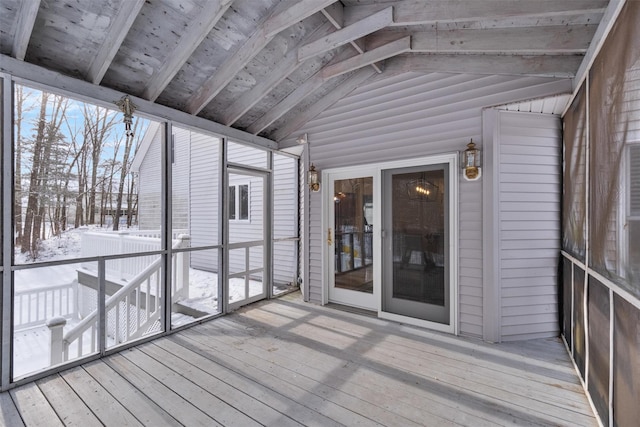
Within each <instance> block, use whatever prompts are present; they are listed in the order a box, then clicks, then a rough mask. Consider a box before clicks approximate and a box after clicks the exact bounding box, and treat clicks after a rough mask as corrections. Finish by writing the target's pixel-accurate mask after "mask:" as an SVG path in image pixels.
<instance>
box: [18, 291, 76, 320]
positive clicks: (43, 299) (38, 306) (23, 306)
mask: <svg viewBox="0 0 640 427" xmlns="http://www.w3.org/2000/svg"><path fill="white" fill-rule="evenodd" d="M13 307H14V314H13V327H14V329H15V330H22V329H26V328H30V327H33V326H42V324H43V323H45V322H46V321H47V319H50V318H52V317H62V318H65V319H72V318H74V317H76V316H77V314H78V284H77V283H75V282H74V283H70V284H66V285H58V286H46V287H45V286H42V287H38V288H33V289H27V290H23V291H17V292H16V293H15V294H14V306H13Z"/></svg>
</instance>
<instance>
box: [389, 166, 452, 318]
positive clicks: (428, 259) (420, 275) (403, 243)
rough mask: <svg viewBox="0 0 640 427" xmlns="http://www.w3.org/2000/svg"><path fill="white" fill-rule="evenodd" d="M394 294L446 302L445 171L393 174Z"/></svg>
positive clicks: (407, 297) (426, 300) (418, 299)
mask: <svg viewBox="0 0 640 427" xmlns="http://www.w3.org/2000/svg"><path fill="white" fill-rule="evenodd" d="M391 185H392V210H393V214H392V215H393V224H392V227H393V298H398V299H403V300H410V301H418V302H422V303H427V304H433V305H438V306H444V305H445V275H444V267H445V215H444V213H445V210H444V194H443V189H444V171H443V170H432V171H422V172H412V173H404V174H395V175H393V177H392V184H391Z"/></svg>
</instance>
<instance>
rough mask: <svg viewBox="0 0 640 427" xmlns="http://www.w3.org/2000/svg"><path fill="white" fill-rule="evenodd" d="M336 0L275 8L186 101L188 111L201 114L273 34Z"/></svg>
mask: <svg viewBox="0 0 640 427" xmlns="http://www.w3.org/2000/svg"><path fill="white" fill-rule="evenodd" d="M335 1H336V0H299V1H296V2H295V3H294V4H293V6H291V7H289V8H288V9H285V10H281V9H279V8H278V7H276V10H275V11H274V12H272V14H271V15H270V16H269V17H268V18H267V19H266V21H265V22H264V23H263V25H260V26H259V27H258V29H257V30H256V31H255V32H254V33H253V34H252V35H251V37H249V38H248V39H247V41H246V42H245V43H244V44H243V45H242V46H241V47H240V49H238V51H236V53H235V54H233V55H232V57H231V58H230V59H229V60H227V61H226V62H225V63H224V64H222V66H221V67H220V68H219V69H218V70H216V72H215V74H213V75H212V76H211V77H209V78H208V79H207V81H205V82H204V84H203V85H202V86H201V87H200V88H199V89H198V90H197V91H196V93H195V94H194V95H193V96H192V97H191V99H189V100H188V101H187V108H186V110H187V112H189V113H190V114H198V113H199V112H200V111H202V109H203V108H204V107H205V106H206V105H207V104H208V103H209V102H211V100H212V99H213V98H214V97H215V96H216V95H217V94H218V93H220V91H222V90H223V89H224V88H225V87H226V86H227V85H228V84H229V83H230V82H231V80H233V78H234V77H235V76H236V74H238V72H240V70H242V68H243V67H244V66H245V65H247V63H248V62H249V61H251V59H253V57H255V56H256V55H257V54H258V52H260V51H261V50H262V49H263V48H264V47H265V46H266V45H267V44H269V42H270V41H271V40H272V39H273V37H274V36H275V35H276V34H277V33H279V32H280V31H282V30H284V29H285V28H288V27H290V26H291V25H293V24H294V23H296V22H299V21H301V20H303V19H304V18H307V17H308V16H310V15H313V14H314V13H316V12H318V11H320V10H322V9H324V8H325V7H327V6H329V5H330V4H331V3H334V2H335Z"/></svg>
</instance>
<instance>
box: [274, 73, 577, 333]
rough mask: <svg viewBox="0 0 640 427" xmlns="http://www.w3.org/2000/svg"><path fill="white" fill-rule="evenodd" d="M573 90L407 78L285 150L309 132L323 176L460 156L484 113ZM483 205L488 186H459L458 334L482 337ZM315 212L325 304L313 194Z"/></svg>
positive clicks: (316, 287)
mask: <svg viewBox="0 0 640 427" xmlns="http://www.w3.org/2000/svg"><path fill="white" fill-rule="evenodd" d="M570 91H571V82H570V81H569V80H557V79H548V78H534V77H515V76H477V75H468V74H442V73H433V74H419V73H407V74H403V75H400V76H396V77H392V78H388V79H386V80H382V81H377V82H374V83H371V84H369V85H366V86H363V87H361V88H359V89H357V90H356V91H354V92H353V93H352V94H350V95H348V96H347V97H345V98H343V99H342V100H340V101H339V102H337V103H336V104H335V105H334V106H333V107H331V108H329V109H328V110H326V111H325V112H323V113H322V114H321V115H319V116H318V117H317V118H315V119H313V120H312V121H310V122H309V123H308V124H307V125H306V126H305V127H304V128H303V129H300V130H299V131H298V132H296V135H294V136H292V138H290V140H286V141H284V142H283V144H282V145H283V146H287V145H294V144H295V141H294V139H295V136H297V135H299V134H301V133H304V132H306V133H308V138H309V147H308V149H309V150H310V159H311V161H312V162H313V163H314V164H315V165H316V167H317V168H318V169H319V170H322V169H326V168H334V167H341V166H350V165H359V164H368V163H375V162H381V161H387V160H399V159H406V158H411V157H417V156H426V155H432V154H441V153H447V152H452V151H459V150H462V149H464V148H465V146H466V144H467V143H468V142H469V139H470V138H473V139H474V141H475V142H478V145H479V146H480V147H482V110H483V108H485V107H488V106H494V105H502V104H505V103H509V102H515V101H518V100H527V99H532V98H536V97H542V96H547V95H555V94H558V93H565V92H570ZM482 179H485V178H484V177H483V178H482ZM322 191H326V190H325V189H323V190H322ZM482 201H483V199H482V181H480V182H467V181H464V180H462V179H461V180H460V223H459V230H460V235H459V241H458V244H459V248H460V260H459V261H460V262H459V294H460V295H459V296H460V298H459V313H460V316H459V318H460V320H459V322H460V324H459V330H460V333H461V334H463V335H469V336H476V337H482V328H483V266H482V244H483V240H482V238H483V235H482V234H483V231H482ZM309 210H310V221H309V228H308V230H306V231H307V232H308V236H309V241H310V249H309V275H310V300H311V301H313V302H316V303H320V302H321V301H322V285H323V284H322V277H323V275H322V270H321V269H322V261H321V260H322V252H321V251H322V250H323V249H324V245H323V242H324V241H323V239H322V236H323V233H322V230H321V229H320V224H321V212H322V209H321V193H311V195H310V206H309Z"/></svg>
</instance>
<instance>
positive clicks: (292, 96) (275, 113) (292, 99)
mask: <svg viewBox="0 0 640 427" xmlns="http://www.w3.org/2000/svg"><path fill="white" fill-rule="evenodd" d="M350 56H351V52H350V49H343V50H342V51H341V52H339V53H338V54H337V55H336V56H334V57H333V59H332V60H331V61H330V63H329V65H331V64H337V63H339V62H341V61H343V60H345V59H347V58H349V57H350ZM351 57H352V56H351ZM325 80H326V79H325V78H324V77H323V75H322V69H320V70H318V71H317V72H316V73H315V74H313V75H312V76H311V77H310V78H308V79H307V80H305V81H304V82H303V83H302V84H300V85H299V86H298V87H297V88H295V89H294V90H293V92H291V93H289V94H288V95H287V96H286V97H284V99H282V100H281V101H280V102H279V103H278V104H276V105H275V106H274V107H272V108H271V109H270V110H269V111H267V112H266V113H265V114H263V115H262V116H261V117H260V118H258V119H257V120H256V121H255V122H253V123H252V124H251V125H250V126H249V127H248V128H247V132H249V133H251V134H254V135H257V134H259V133H260V132H262V131H263V130H264V129H266V128H267V127H268V126H269V125H271V123H273V122H275V121H276V120H278V119H279V118H280V117H282V116H284V115H285V114H286V113H287V112H288V111H289V110H291V109H292V108H293V107H295V106H296V105H298V104H299V103H300V102H301V101H302V100H303V99H304V98H306V97H307V96H309V95H310V94H311V93H313V92H314V91H315V90H316V89H318V88H319V87H320V86H322V85H323V84H324V82H325Z"/></svg>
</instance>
